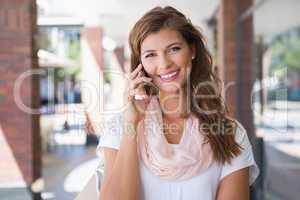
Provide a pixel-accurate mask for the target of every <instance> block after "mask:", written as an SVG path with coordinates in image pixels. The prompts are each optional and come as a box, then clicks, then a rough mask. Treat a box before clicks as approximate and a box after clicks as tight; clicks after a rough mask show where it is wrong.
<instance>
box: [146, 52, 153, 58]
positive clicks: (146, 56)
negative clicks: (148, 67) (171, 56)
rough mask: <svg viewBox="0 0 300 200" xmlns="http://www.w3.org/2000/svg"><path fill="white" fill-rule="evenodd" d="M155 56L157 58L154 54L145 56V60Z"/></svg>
mask: <svg viewBox="0 0 300 200" xmlns="http://www.w3.org/2000/svg"><path fill="white" fill-rule="evenodd" d="M153 56H155V55H154V53H149V54H147V55H146V56H145V58H149V57H153Z"/></svg>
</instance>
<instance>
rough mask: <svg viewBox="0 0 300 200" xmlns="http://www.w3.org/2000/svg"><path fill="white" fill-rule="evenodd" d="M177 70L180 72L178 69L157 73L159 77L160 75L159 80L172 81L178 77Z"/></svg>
mask: <svg viewBox="0 0 300 200" xmlns="http://www.w3.org/2000/svg"><path fill="white" fill-rule="evenodd" d="M179 72H180V69H178V70H173V71H171V72H169V73H165V74H161V75H159V77H160V80H161V81H163V82H170V81H174V80H175V79H176V78H177V77H178V75H179Z"/></svg>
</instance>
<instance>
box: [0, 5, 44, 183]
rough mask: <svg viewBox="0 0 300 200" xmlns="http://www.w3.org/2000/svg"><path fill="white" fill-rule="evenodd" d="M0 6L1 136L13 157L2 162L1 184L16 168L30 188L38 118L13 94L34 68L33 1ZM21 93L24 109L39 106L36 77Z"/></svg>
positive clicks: (37, 155) (36, 165)
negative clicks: (19, 80) (19, 83)
mask: <svg viewBox="0 0 300 200" xmlns="http://www.w3.org/2000/svg"><path fill="white" fill-rule="evenodd" d="M0 5H1V6H0V29H1V31H0V129H1V131H0V134H2V136H3V137H2V138H4V139H3V140H4V141H5V144H7V147H8V150H9V151H10V152H11V153H12V154H11V156H13V158H11V159H9V160H1V162H5V165H1V164H0V184H1V183H2V184H3V182H5V181H7V180H4V179H3V177H4V176H3V175H4V173H6V172H7V171H9V170H10V169H14V168H18V169H19V170H20V171H21V174H22V176H23V179H24V180H25V181H26V183H27V184H30V183H32V182H33V181H34V180H35V179H36V178H38V177H39V176H40V175H41V150H40V136H39V116H38V115H31V114H29V113H26V112H24V111H22V110H21V109H20V108H19V106H18V105H17V103H16V101H15V95H14V92H13V91H14V86H15V83H16V80H17V79H18V78H19V77H20V75H21V74H22V73H23V72H25V71H28V70H31V69H34V68H36V67H37V56H36V55H37V54H36V50H35V49H34V39H33V38H34V34H35V32H36V5H35V1H34V0H23V1H18V0H9V1H8V0H0ZM20 91H21V92H20V93H19V94H20V97H21V100H22V102H23V103H24V105H25V106H27V107H29V108H37V107H38V106H39V105H38V104H39V85H38V79H37V77H32V76H31V77H28V78H26V79H25V80H24V81H23V82H22V84H21V89H20ZM4 141H2V142H3V143H4ZM3 148H4V147H3V146H0V159H1V158H5V156H4V155H6V156H7V155H8V154H6V153H8V152H6V151H7V149H6V151H4V150H3ZM1 177H2V179H1ZM7 178H8V179H9V177H7ZM11 178H12V177H11ZM11 180H13V179H11ZM17 181H18V180H17ZM20 181H21V180H20Z"/></svg>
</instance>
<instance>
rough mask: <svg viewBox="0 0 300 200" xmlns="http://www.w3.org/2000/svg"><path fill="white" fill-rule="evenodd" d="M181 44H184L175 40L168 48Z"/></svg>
mask: <svg viewBox="0 0 300 200" xmlns="http://www.w3.org/2000/svg"><path fill="white" fill-rule="evenodd" d="M181 44H182V43H181V42H173V43H171V44H169V45H167V47H166V48H170V47H171V46H173V45H181Z"/></svg>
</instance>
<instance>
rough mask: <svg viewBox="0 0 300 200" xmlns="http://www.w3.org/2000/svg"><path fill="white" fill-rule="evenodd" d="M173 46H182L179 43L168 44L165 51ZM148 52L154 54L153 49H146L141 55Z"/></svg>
mask: <svg viewBox="0 0 300 200" xmlns="http://www.w3.org/2000/svg"><path fill="white" fill-rule="evenodd" d="M173 45H182V43H181V42H173V43H171V44H168V45H167V46H166V49H168V48H170V47H171V46H173ZM148 52H155V50H154V49H148V50H145V51H143V52H142V55H144V54H145V53H148Z"/></svg>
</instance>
